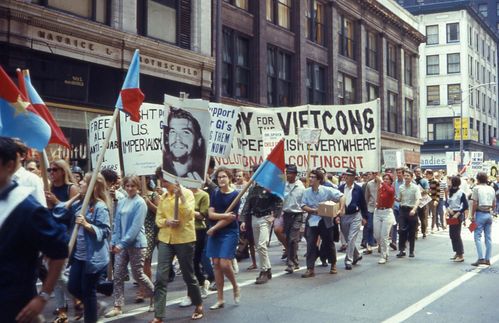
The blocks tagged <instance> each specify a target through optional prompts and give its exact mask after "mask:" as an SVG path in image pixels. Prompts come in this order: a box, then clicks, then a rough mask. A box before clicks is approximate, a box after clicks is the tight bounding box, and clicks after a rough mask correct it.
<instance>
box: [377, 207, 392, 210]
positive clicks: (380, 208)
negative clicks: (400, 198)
mask: <svg viewBox="0 0 499 323" xmlns="http://www.w3.org/2000/svg"><path fill="white" fill-rule="evenodd" d="M377 209H378V210H388V209H391V207H378V208H377Z"/></svg>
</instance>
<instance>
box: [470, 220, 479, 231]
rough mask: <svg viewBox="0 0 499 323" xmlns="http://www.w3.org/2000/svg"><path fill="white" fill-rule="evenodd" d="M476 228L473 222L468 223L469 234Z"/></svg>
mask: <svg viewBox="0 0 499 323" xmlns="http://www.w3.org/2000/svg"><path fill="white" fill-rule="evenodd" d="M477 226H478V225H477V224H476V222H475V221H473V222H471V223H470V226H469V227H468V229H469V230H470V232H473V231H475V229H476V227H477Z"/></svg>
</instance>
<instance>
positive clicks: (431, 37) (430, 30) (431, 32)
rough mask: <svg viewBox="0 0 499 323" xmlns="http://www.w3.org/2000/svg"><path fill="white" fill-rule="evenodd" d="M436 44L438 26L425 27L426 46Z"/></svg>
mask: <svg viewBox="0 0 499 323" xmlns="http://www.w3.org/2000/svg"><path fill="white" fill-rule="evenodd" d="M436 44H438V25H433V26H426V45H436Z"/></svg>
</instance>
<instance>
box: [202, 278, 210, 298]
mask: <svg viewBox="0 0 499 323" xmlns="http://www.w3.org/2000/svg"><path fill="white" fill-rule="evenodd" d="M208 288H210V281H209V280H206V279H205V281H204V284H203V286H200V287H199V289H200V291H201V298H202V299H205V298H206V297H208Z"/></svg>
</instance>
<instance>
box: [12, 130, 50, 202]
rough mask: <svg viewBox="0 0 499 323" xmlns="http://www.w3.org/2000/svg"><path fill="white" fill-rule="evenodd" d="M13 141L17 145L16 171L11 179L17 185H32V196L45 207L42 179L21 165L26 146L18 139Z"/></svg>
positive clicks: (24, 156)
mask: <svg viewBox="0 0 499 323" xmlns="http://www.w3.org/2000/svg"><path fill="white" fill-rule="evenodd" d="M15 143H16V145H17V162H16V171H15V173H14V175H12V180H14V181H16V182H17V184H18V185H19V186H24V187H33V188H34V191H33V193H32V195H33V197H34V198H35V199H36V201H37V202H38V203H40V204H41V205H43V206H45V207H47V201H46V200H45V193H44V191H43V182H42V179H41V178H40V177H38V176H37V175H35V174H33V173H32V172H28V171H27V170H26V169H24V167H23V166H22V162H23V160H24V159H26V154H27V152H28V147H27V146H26V145H25V144H24V143H23V142H21V141H19V140H16V141H15Z"/></svg>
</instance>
